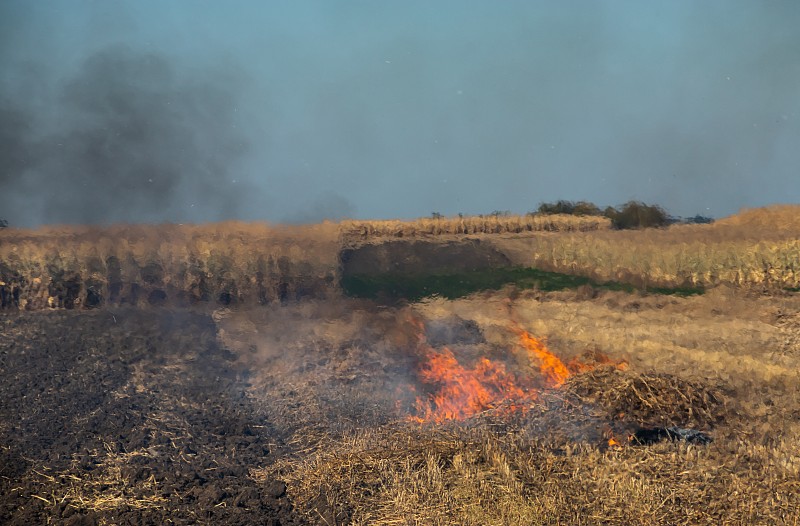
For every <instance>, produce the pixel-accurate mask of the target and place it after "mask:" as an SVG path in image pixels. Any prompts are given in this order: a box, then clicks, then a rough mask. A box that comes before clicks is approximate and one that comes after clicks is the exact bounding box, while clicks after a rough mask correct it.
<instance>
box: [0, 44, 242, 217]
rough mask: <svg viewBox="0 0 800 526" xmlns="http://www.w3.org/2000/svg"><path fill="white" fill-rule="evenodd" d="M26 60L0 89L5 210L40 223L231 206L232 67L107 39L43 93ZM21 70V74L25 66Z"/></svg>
mask: <svg viewBox="0 0 800 526" xmlns="http://www.w3.org/2000/svg"><path fill="white" fill-rule="evenodd" d="M36 71H37V70H36V68H35V67H33V66H31V65H30V64H28V65H26V66H25V67H24V68H20V69H19V71H16V72H14V73H15V75H9V77H8V78H14V79H15V82H13V83H12V82H6V83H5V84H4V85H3V86H2V91H1V92H0V159H2V162H1V163H0V188H2V189H3V193H4V194H5V195H6V196H10V199H9V198H7V199H6V200H5V202H4V204H3V206H4V207H7V210H9V212H8V215H9V217H8V219H10V220H11V221H12V224H13V223H14V219H15V218H17V217H20V218H30V217H31V216H34V217H36V218H37V219H38V220H37V221H36V222H41V223H111V222H134V221H135V222H142V221H145V222H154V221H173V222H178V221H191V220H197V219H200V220H206V221H208V220H220V219H226V218H232V217H236V215H237V214H236V210H237V207H238V206H241V205H242V204H243V203H242V201H243V198H242V196H246V195H247V194H248V188H247V186H246V183H244V182H242V181H240V180H239V177H238V176H237V171H236V167H237V161H238V160H239V159H241V158H242V156H243V155H244V154H246V153H247V151H248V148H249V144H248V141H247V139H246V135H245V133H243V132H242V131H241V128H240V126H241V123H240V119H239V116H238V108H237V96H238V95H239V91H238V90H239V88H238V87H237V86H241V85H242V83H243V81H244V75H243V74H242V73H241V72H240V71H238V70H237V69H236V68H235V67H231V66H226V67H223V66H218V67H216V68H215V67H213V66H211V67H207V68H204V69H203V70H202V71H191V70H183V69H179V68H177V67H175V65H174V64H173V63H171V61H170V59H169V58H168V57H167V56H166V55H164V54H159V53H152V52H142V51H139V50H136V49H133V48H130V47H127V46H112V47H107V48H105V49H102V50H100V51H98V52H95V53H93V54H91V55H90V56H88V57H87V58H86V59H85V60H83V62H82V63H81V64H80V67H79V68H78V70H77V72H76V73H75V74H74V75H72V76H71V77H68V78H67V79H66V80H65V81H63V82H61V83H58V84H56V85H55V86H53V88H52V92H53V96H52V97H51V99H50V103H49V104H48V98H47V96H46V93H43V94H42V96H41V97H38V98H34V99H32V100H31V99H29V98H28V97H26V96H25V94H26V93H31V92H34V91H35V90H36V88H37V86H38V87H39V89H40V90H41V89H42V86H45V87H47V83H46V81H45V79H44V78H42V77H41V76H40V75H39V74H37V73H36ZM25 72H27V74H23V73H25Z"/></svg>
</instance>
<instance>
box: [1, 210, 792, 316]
mask: <svg viewBox="0 0 800 526" xmlns="http://www.w3.org/2000/svg"><path fill="white" fill-rule="evenodd" d="M464 236H471V237H472V236H477V237H481V238H482V239H484V240H485V241H486V242H487V243H489V244H492V245H494V247H496V248H497V249H498V250H499V251H500V252H502V253H504V254H506V255H507V256H508V257H509V258H510V259H511V260H512V261H513V262H514V263H515V264H518V265H524V266H533V267H537V268H540V269H543V270H551V271H556V272H564V273H570V274H580V275H586V276H590V277H592V278H594V279H596V280H599V281H622V282H627V283H633V284H635V285H639V286H644V287H648V286H667V287H674V286H701V287H708V286H714V285H718V284H721V283H725V284H733V285H737V286H747V287H767V288H795V287H800V241H798V239H800V207H796V206H781V207H771V208H766V209H758V210H753V211H746V212H744V213H742V214H739V215H737V216H733V217H731V218H726V219H723V220H720V221H718V222H717V223H714V224H711V225H679V226H673V227H670V228H667V229H662V230H654V229H649V230H642V231H614V230H610V229H609V223H608V220H607V219H605V218H597V217H574V216H505V215H497V216H494V215H492V216H486V217H477V218H476V217H465V218H441V219H420V220H416V221H345V222H342V223H338V224H335V223H323V224H320V225H313V226H306V227H271V226H269V225H265V224H245V223H235V222H228V223H219V224H210V225H200V226H197V225H159V226H142V225H140V226H112V227H106V228H100V227H49V228H42V229H39V230H34V231H26V230H14V229H5V230H0V307H5V308H9V307H12V308H20V309H42V308H48V307H50V308H81V307H85V306H89V307H91V306H96V305H99V304H102V303H112V304H135V305H147V304H160V303H164V302H169V303H175V304H192V303H197V302H219V303H223V304H229V303H251V304H266V303H270V302H273V301H282V300H286V299H295V298H302V297H317V298H320V297H329V296H331V295H335V294H337V293H338V288H337V287H338V278H339V272H340V269H339V259H338V258H339V253H340V251H341V250H342V248H344V247H348V246H353V245H359V244H363V243H379V242H383V241H386V240H391V239H397V238H412V239H433V240H435V239H442V240H451V239H454V238H459V237H462V238H463V237H464Z"/></svg>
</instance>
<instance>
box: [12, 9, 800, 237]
mask: <svg viewBox="0 0 800 526" xmlns="http://www.w3.org/2000/svg"><path fill="white" fill-rule="evenodd" d="M798 28H800V2H798V1H797V0H760V1H757V0H718V1H714V0H703V1H698V0H685V1H682V0H669V1H667V0H664V1H652V2H645V1H642V0H630V1H623V0H606V1H600V0H586V1H578V0H572V1H569V2H561V1H555V0H554V1H547V2H545V1H533V0H525V1H518V2H514V1H502V2H497V1H488V0H487V1H481V2H478V1H465V0H454V1H441V0H437V1H433V0H426V1H422V0H420V1H414V0H402V1H388V0H387V1H384V0H370V1H351V0H335V1H333V0H320V1H315V2H309V1H303V0H287V1H285V2H284V1H280V2H279V1H252V2H245V1H225V2H222V1H218V0H214V1H210V0H209V1H199V0H191V1H189V0H184V1H177V0H176V1H170V2H165V1H163V0H156V1H143V0H135V1H134V0H131V1H128V2H121V1H113V0H96V1H89V0H84V1H80V0H69V1H67V0H64V1H55V0H53V1H48V0H35V1H32V0H0V218H3V217H4V218H6V219H8V220H9V222H10V223H11V224H12V225H17V226H35V225H38V224H43V223H81V222H118V221H146V222H153V221H158V222H160V221H171V222H190V221H195V222H197V221H214V220H220V219H229V218H236V219H244V220H261V219H263V220H269V221H314V220H318V219H320V218H323V217H332V218H338V217H344V216H350V217H359V218H394V217H404V218H408V217H419V216H428V215H430V214H431V212H434V211H436V212H439V213H442V214H445V215H451V214H456V213H458V212H463V213H465V214H478V213H489V212H492V211H494V210H510V211H512V212H518V213H524V212H527V211H530V210H533V209H535V208H536V207H537V205H538V204H539V203H540V202H543V201H553V200H557V199H568V200H581V199H585V200H590V201H593V202H595V203H597V204H598V205H617V204H621V203H624V202H626V201H628V200H631V199H637V200H643V201H645V202H649V203H658V204H661V205H662V206H664V207H665V208H666V209H667V210H668V211H669V212H671V213H673V214H675V215H683V216H688V215H694V214H698V213H700V214H703V215H711V216H715V217H720V216H724V215H728V214H731V213H735V212H736V211H738V210H739V209H740V208H742V207H752V206H762V205H766V204H770V203H775V202H795V203H798V202H800V30H799V29H798Z"/></svg>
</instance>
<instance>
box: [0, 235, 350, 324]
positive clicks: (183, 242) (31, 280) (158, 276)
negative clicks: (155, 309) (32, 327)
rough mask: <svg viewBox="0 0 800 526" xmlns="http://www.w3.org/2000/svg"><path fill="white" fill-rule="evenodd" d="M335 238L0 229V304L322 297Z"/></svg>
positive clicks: (331, 282) (332, 273) (331, 277)
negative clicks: (1, 298) (0, 290)
mask: <svg viewBox="0 0 800 526" xmlns="http://www.w3.org/2000/svg"><path fill="white" fill-rule="evenodd" d="M337 237H338V227H337V226H336V225H335V224H332V223H325V224H321V225H314V226H309V227H270V226H268V225H264V224H245V223H234V222H229V223H219V224H210V225H202V226H194V225H160V226H144V225H140V226H112V227H107V228H99V227H97V228H92V227H52V228H44V229H40V230H34V231H26V230H9V231H3V232H0V282H2V283H0V287H2V288H3V289H4V303H6V304H10V303H13V302H14V298H13V294H16V295H17V296H18V303H19V305H18V306H19V308H23V309H24V308H28V309H39V308H44V307H66V308H73V307H81V306H83V305H84V304H86V303H87V302H91V300H92V295H94V298H97V299H98V301H101V302H111V303H127V304H139V305H146V304H149V303H163V302H165V301H170V302H172V301H177V302H181V303H193V302H203V301H212V302H213V301H221V302H222V303H238V302H251V303H268V302H271V301H276V300H280V299H287V298H288V299H291V298H294V297H297V296H299V295H303V294H309V293H313V294H316V295H318V296H325V295H326V294H328V293H329V289H332V288H333V287H334V286H335V282H336V274H337V263H338V262H337V254H338V242H337ZM90 291H91V292H90ZM4 306H8V305H4ZM90 306H91V305H90Z"/></svg>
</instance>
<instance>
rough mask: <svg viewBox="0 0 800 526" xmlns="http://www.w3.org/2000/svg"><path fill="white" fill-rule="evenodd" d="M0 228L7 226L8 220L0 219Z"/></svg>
mask: <svg viewBox="0 0 800 526" xmlns="http://www.w3.org/2000/svg"><path fill="white" fill-rule="evenodd" d="M0 228H8V221H6V220H5V219H0Z"/></svg>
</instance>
